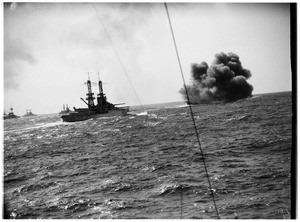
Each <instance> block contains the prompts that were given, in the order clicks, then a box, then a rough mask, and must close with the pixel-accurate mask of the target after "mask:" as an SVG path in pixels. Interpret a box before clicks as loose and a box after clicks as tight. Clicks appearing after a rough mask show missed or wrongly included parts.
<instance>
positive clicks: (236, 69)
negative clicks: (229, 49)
mask: <svg viewBox="0 0 300 222" xmlns="http://www.w3.org/2000/svg"><path fill="white" fill-rule="evenodd" d="M250 77H251V72H250V71H249V70H247V69H244V68H243V67H242V63H241V61H240V59H239V56H238V55H236V54H234V53H228V54H225V53H223V52H221V53H218V54H216V55H215V59H214V61H213V63H212V64H211V66H210V67H209V66H208V64H207V63H206V62H201V63H198V64H197V63H193V64H192V65H191V85H187V86H186V87H187V91H188V96H189V100H190V102H191V103H194V104H202V103H210V102H213V101H222V102H233V101H236V100H239V99H244V98H247V97H250V96H251V95H252V91H253V86H252V85H250V84H249V83H248V82H247V79H249V78H250ZM179 92H180V93H181V94H182V95H183V97H184V99H185V100H187V95H186V91H185V89H184V88H182V89H180V90H179Z"/></svg>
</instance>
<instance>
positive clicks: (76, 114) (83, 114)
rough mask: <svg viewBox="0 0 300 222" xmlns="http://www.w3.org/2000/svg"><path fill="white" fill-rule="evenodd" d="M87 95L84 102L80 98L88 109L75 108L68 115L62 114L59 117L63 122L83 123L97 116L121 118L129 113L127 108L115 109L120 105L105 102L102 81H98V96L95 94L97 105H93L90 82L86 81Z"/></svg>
mask: <svg viewBox="0 0 300 222" xmlns="http://www.w3.org/2000/svg"><path fill="white" fill-rule="evenodd" d="M86 84H87V88H88V93H87V94H86V95H87V98H86V100H87V101H85V100H84V99H83V98H80V99H81V100H82V101H83V102H84V103H85V104H86V105H87V106H88V108H75V107H74V111H69V112H68V113H64V114H62V115H61V118H62V120H63V121H64V122H76V121H84V120H87V119H90V118H94V117H98V116H123V115H127V112H128V111H129V107H128V106H127V107H116V106H117V105H123V104H124V103H120V104H112V103H110V102H108V101H107V98H106V96H105V94H104V92H103V88H102V81H101V80H99V82H98V85H99V94H97V98H96V99H97V105H95V104H94V99H95V97H94V93H93V92H92V86H91V81H90V80H88V81H87V82H86Z"/></svg>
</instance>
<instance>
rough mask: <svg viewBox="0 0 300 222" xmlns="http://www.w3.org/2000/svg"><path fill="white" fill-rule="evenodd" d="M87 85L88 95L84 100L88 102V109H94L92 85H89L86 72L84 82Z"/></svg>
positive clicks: (89, 81)
mask: <svg viewBox="0 0 300 222" xmlns="http://www.w3.org/2000/svg"><path fill="white" fill-rule="evenodd" d="M86 84H87V88H88V93H87V94H86V95H87V98H86V100H87V101H88V102H87V103H88V107H89V108H91V107H94V106H95V104H94V99H95V97H94V93H93V92H92V85H91V80H90V74H89V72H88V81H87V82H86Z"/></svg>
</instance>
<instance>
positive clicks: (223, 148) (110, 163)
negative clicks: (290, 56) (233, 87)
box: [4, 92, 292, 219]
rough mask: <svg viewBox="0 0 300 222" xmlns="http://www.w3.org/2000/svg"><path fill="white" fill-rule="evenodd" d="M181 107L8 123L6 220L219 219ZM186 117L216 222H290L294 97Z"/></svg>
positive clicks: (210, 108)
mask: <svg viewBox="0 0 300 222" xmlns="http://www.w3.org/2000/svg"><path fill="white" fill-rule="evenodd" d="M179 104H180V103H177V104H176V103H171V104H170V103H169V104H160V105H152V106H149V107H144V108H146V109H147V113H148V115H139V116H126V117H105V118H98V119H90V120H87V121H83V122H76V123H64V122H62V121H61V119H60V118H59V115H58V114H49V115H40V116H36V117H26V118H20V119H10V120H5V121H4V195H5V202H6V204H7V209H8V211H9V212H10V216H11V218H18V219H26V218H57V219H68V218H78V219H81V218H82V219H87V218H120V219H129V218H135V219H137V218H146V219H158V218H168V219H178V218H180V217H181V212H182V217H183V218H187V219H192V218H203V219H213V218H216V213H215V209H214V204H213V201H212V197H211V194H210V190H209V186H208V182H207V178H206V174H205V170H204V167H203V162H202V158H201V153H200V150H199V147H198V143H197V138H196V136H195V132H194V127H193V124H192V120H191V116H190V112H189V108H188V107H184V106H180V105H179ZM192 109H193V111H194V115H195V120H196V124H197V128H198V131H199V135H200V139H201V145H202V148H203V150H204V156H205V160H206V164H207V167H208V172H209V176H210V179H211V183H212V186H213V189H214V195H215V200H216V205H217V208H218V210H219V214H220V217H221V218H222V219H224V218H229V219H230V218H234V215H235V213H236V214H237V215H238V217H239V218H240V219H242V218H245V219H249V218H253V219H254V218H257V219H258V218H259V219H267V218H268V219H271V218H278V219H284V218H290V209H291V201H290V200H291V194H290V191H291V188H290V186H291V184H290V183H291V174H290V166H291V164H290V162H291V149H292V101H291V93H290V92H287V93H276V94H263V95H258V96H253V97H252V98H249V99H244V100H239V101H237V102H235V103H226V104H207V105H199V106H192ZM136 111H137V112H138V110H136ZM181 197H182V198H181Z"/></svg>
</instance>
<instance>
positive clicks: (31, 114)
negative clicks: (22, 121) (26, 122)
mask: <svg viewBox="0 0 300 222" xmlns="http://www.w3.org/2000/svg"><path fill="white" fill-rule="evenodd" d="M26 116H37V115H36V114H33V113H32V112H31V109H30V110H26V114H25V115H24V117H26Z"/></svg>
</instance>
